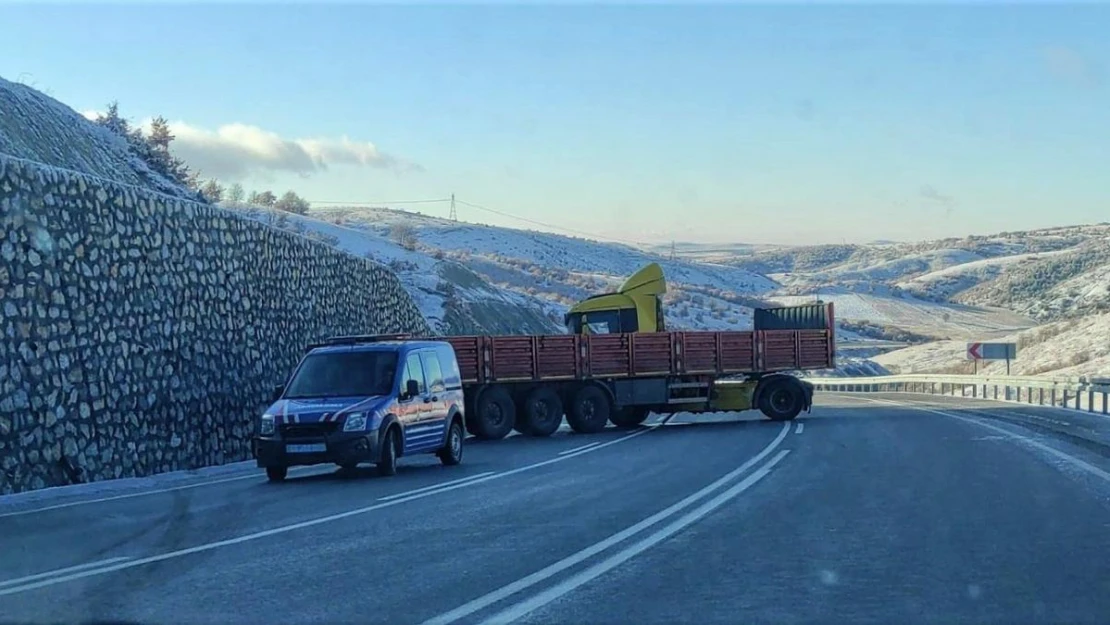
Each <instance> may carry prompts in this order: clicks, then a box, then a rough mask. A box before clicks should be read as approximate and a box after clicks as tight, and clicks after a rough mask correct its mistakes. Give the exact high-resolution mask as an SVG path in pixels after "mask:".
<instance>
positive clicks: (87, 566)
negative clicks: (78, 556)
mask: <svg viewBox="0 0 1110 625" xmlns="http://www.w3.org/2000/svg"><path fill="white" fill-rule="evenodd" d="M130 559H131V558H127V557H122V556H121V557H118V558H108V559H107V560H98V561H96V562H86V563H85V564H78V565H77V566H69V567H66V568H64V569H54V570H53V571H47V572H45V573H36V574H35V575H28V576H26V577H17V578H15V579H8V580H4V581H2V582H0V588H3V587H4V586H12V585H15V584H22V583H25V582H33V581H35V580H38V579H42V578H44V577H52V576H54V575H64V574H66V573H72V572H74V571H83V570H85V569H91V568H95V567H98V566H103V565H105V564H114V563H116V562H122V561H124V560H130Z"/></svg>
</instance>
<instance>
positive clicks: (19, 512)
mask: <svg viewBox="0 0 1110 625" xmlns="http://www.w3.org/2000/svg"><path fill="white" fill-rule="evenodd" d="M319 468H320V467H319V466H318V465H313V466H303V467H293V468H291V469H290V471H305V470H308V469H319ZM261 477H263V474H261V473H251V474H250V475H238V476H236V477H224V478H220V479H218V480H206V481H203V482H195V483H193V484H185V485H183V486H170V487H167V488H159V489H156V490H144V491H140V492H137V493H125V494H123V495H112V496H110V497H98V498H96V499H81V500H79V501H68V502H66V503H59V504H54V505H52V506H43V507H40V508H28V509H27V510H16V511H14V512H3V513H0V519H6V518H8V517H17V516H25V515H28V514H38V513H39V512H49V511H51V510H61V509H62V508H73V507H75V506H84V505H87V504H94V503H105V502H108V501H119V500H121V499H132V498H135V497H146V496H147V495H160V494H163V493H173V492H177V491H179V490H188V489H190V488H201V487H202V486H214V485H216V484H225V483H227V482H238V481H240V480H249V479H252V478H253V479H259V478H261ZM109 481H110V480H105V481H104V483H105V484H106V483H108V482H109ZM94 483H95V482H94Z"/></svg>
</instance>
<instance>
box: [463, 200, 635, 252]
mask: <svg viewBox="0 0 1110 625" xmlns="http://www.w3.org/2000/svg"><path fill="white" fill-rule="evenodd" d="M456 201H457V202H458V203H459V204H462V205H463V206H469V207H470V208H476V209H478V210H481V211H486V212H488V213H493V214H494V215H500V216H502V217H508V218H509V219H516V220H519V221H523V222H526V223H530V224H533V225H536V226H540V227H543V228H550V229H552V230H561V231H563V232H569V233H571V234H577V235H580V236H584V237H586V238H588V239H605V240H608V241H613V242H616V243H626V244H629V245H651V244H650V243H645V242H644V241H632V240H630V239H618V238H616V237H606V236H602V235H599V234H596V233H592V232H583V231H581V230H575V229H573V228H566V227H563V226H556V225H555V224H549V223H544V222H542V221H536V220H535V219H529V218H527V217H520V216H518V215H513V214H511V213H506V212H505V211H499V210H497V209H493V208H490V207H488V206H482V205H481V204H474V203H472V202H467V201H466V200H456Z"/></svg>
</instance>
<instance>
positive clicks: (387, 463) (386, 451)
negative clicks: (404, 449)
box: [378, 427, 401, 477]
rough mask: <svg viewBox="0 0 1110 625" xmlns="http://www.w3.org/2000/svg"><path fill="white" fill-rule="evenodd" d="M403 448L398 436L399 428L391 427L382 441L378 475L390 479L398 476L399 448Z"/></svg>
mask: <svg viewBox="0 0 1110 625" xmlns="http://www.w3.org/2000/svg"><path fill="white" fill-rule="evenodd" d="M400 446H401V438H400V437H399V436H398V435H397V428H396V427H390V428H389V430H387V431H386V433H385V439H384V440H382V456H381V459H380V460H378V475H381V476H383V477H389V476H391V475H397V448H398V447H400Z"/></svg>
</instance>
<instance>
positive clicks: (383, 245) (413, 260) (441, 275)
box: [231, 207, 562, 331]
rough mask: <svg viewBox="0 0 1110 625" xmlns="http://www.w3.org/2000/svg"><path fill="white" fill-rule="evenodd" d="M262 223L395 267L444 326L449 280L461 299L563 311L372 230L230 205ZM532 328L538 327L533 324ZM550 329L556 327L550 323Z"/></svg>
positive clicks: (424, 309)
mask: <svg viewBox="0 0 1110 625" xmlns="http://www.w3.org/2000/svg"><path fill="white" fill-rule="evenodd" d="M231 210H236V211H237V212H239V213H240V214H243V215H246V216H248V217H250V218H252V219H255V220H257V221H260V222H262V223H266V224H269V225H271V226H274V227H280V228H282V229H285V230H289V231H292V232H296V233H299V234H301V235H304V236H307V237H310V238H315V239H317V240H320V241H322V242H326V243H328V244H331V245H333V246H334V247H336V248H338V249H340V250H343V251H345V252H347V253H350V254H354V255H357V256H362V257H365V258H369V259H371V260H374V261H376V262H378V263H380V264H382V265H385V266H387V267H389V268H390V269H392V270H393V272H394V273H395V274H396V275H397V277H398V278H399V279H400V280H401V283H402V284H403V285H404V286H405V290H406V291H408V293H409V295H410V296H411V297H412V298H413V300H414V301H415V303H416V305H417V307H418V308H419V309H420V312H421V314H423V315H424V318H425V319H427V320H428V323H429V325H430V326H432V328H433V329H435V330H437V331H444V330H445V327H444V316H445V312H446V308H445V304H446V302H447V294H446V292H445V284H446V282H450V283H451V288H452V289H453V290H454V292H455V296H456V297H458V298H459V299H461V300H463V301H470V302H486V301H489V300H490V299H493V300H497V301H498V303H500V304H504V305H507V306H516V307H520V308H522V309H528V310H534V311H538V313H539V314H547V315H550V316H552V317H555V316H561V314H562V311H560V310H559V307H558V306H556V305H553V304H552V303H550V302H547V301H544V300H540V299H537V298H534V297H530V296H528V295H526V294H522V293H517V292H512V291H506V290H501V289H495V288H490V287H489V286H488V285H483V284H471V283H466V282H464V281H461V280H460V281H451V280H450V278H449V277H446V276H449V275H451V273H450V272H449V271H447V270H445V267H444V261H443V260H440V259H437V258H435V257H434V255H432V254H431V253H429V252H428V251H426V250H425V251H422V250H420V249H414V250H410V249H406V248H405V247H402V246H401V245H399V244H397V243H396V242H394V241H392V240H390V239H389V238H387V237H385V236H382V235H381V234H379V233H377V232H375V231H374V230H366V229H359V228H352V227H348V226H344V225H339V224H335V223H330V222H327V221H324V220H321V219H317V218H314V217H310V216H301V215H293V214H289V213H282V212H280V211H274V210H266V209H259V208H253V207H252V208H247V209H231ZM533 329H534V328H533ZM551 330H552V331H554V330H556V328H555V326H554V325H552V327H551Z"/></svg>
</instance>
